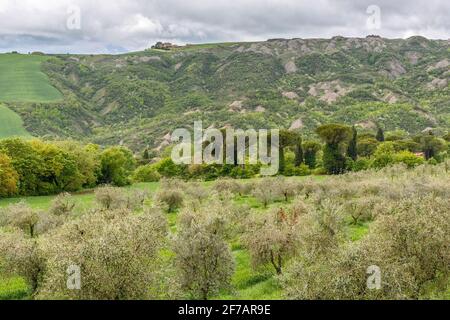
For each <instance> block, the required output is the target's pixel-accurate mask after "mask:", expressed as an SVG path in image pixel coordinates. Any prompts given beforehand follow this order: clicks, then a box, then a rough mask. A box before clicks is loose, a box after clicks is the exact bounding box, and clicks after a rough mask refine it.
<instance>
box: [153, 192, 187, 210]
mask: <svg viewBox="0 0 450 320" xmlns="http://www.w3.org/2000/svg"><path fill="white" fill-rule="evenodd" d="M155 201H156V202H158V203H160V204H164V205H165V206H166V207H167V212H169V213H170V212H174V211H175V210H176V209H178V208H180V207H181V206H182V205H183V201H184V197H183V193H182V192H181V191H180V190H178V189H162V190H160V191H158V193H157V194H156V197H155Z"/></svg>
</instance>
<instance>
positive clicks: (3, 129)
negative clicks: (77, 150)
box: [0, 104, 29, 139]
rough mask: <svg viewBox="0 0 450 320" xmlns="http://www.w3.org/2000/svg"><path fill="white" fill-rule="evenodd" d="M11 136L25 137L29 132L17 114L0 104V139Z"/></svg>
mask: <svg viewBox="0 0 450 320" xmlns="http://www.w3.org/2000/svg"><path fill="white" fill-rule="evenodd" d="M12 136H19V137H27V136H29V133H28V132H27V131H26V130H25V128H24V127H23V122H22V119H21V118H20V116H19V115H18V114H17V113H15V112H13V111H11V110H10V109H8V108H7V107H5V106H3V105H1V104H0V139H1V138H5V137H12Z"/></svg>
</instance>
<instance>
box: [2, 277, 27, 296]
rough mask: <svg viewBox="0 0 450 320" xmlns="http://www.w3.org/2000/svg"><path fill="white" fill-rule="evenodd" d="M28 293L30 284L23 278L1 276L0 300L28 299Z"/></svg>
mask: <svg viewBox="0 0 450 320" xmlns="http://www.w3.org/2000/svg"><path fill="white" fill-rule="evenodd" d="M28 294H29V290H28V286H27V284H26V283H25V280H23V279H22V278H20V277H13V278H7V279H2V278H0V300H22V299H27V298H28Z"/></svg>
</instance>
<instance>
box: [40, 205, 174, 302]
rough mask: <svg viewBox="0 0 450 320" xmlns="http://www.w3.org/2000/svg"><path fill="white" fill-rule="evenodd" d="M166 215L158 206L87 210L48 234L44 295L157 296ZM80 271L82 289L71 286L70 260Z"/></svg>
mask: <svg viewBox="0 0 450 320" xmlns="http://www.w3.org/2000/svg"><path fill="white" fill-rule="evenodd" d="M166 233H167V221H166V219H165V218H164V216H163V215H162V214H161V213H160V212H159V211H157V210H146V211H144V213H143V214H141V215H135V214H132V212H131V211H129V210H126V209H116V210H104V211H96V212H92V213H86V214H85V215H83V216H82V217H81V218H80V219H79V220H74V221H71V222H69V223H66V224H65V225H63V226H62V227H61V228H59V229H57V230H55V232H53V233H52V234H50V235H49V236H47V237H44V238H43V239H42V240H41V241H42V244H41V246H42V248H43V249H42V250H43V251H44V252H45V254H46V257H47V262H46V272H45V276H44V278H43V281H42V286H41V287H40V289H39V293H38V298H42V299H49V298H50V299H89V300H91V299H105V300H122V299H123V300H129V299H148V298H155V292H157V286H158V285H157V279H155V275H156V274H157V267H156V265H155V261H156V260H157V258H158V253H159V249H160V248H161V247H162V245H163V243H164V239H165V237H166ZM73 265H75V266H78V267H79V270H80V271H81V278H80V280H81V289H80V290H70V289H68V287H67V279H68V274H67V270H68V268H69V267H70V266H73Z"/></svg>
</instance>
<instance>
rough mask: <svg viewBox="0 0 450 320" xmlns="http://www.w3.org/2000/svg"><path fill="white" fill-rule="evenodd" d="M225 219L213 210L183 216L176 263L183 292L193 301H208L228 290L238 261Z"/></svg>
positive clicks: (175, 243) (175, 246) (180, 224)
mask: <svg viewBox="0 0 450 320" xmlns="http://www.w3.org/2000/svg"><path fill="white" fill-rule="evenodd" d="M224 225H225V223H224V219H223V218H222V217H221V216H219V215H217V214H215V213H212V212H211V211H209V210H203V211H201V212H197V213H191V212H189V211H186V212H184V213H182V215H181V217H180V223H179V231H178V233H177V235H176V236H175V238H174V240H173V250H174V252H175V255H176V256H175V264H176V267H177V269H178V271H179V277H180V282H181V287H182V289H183V290H184V291H185V292H186V293H187V294H188V295H189V296H190V297H192V298H195V299H203V300H207V299H208V298H210V297H212V296H213V295H214V294H216V293H217V292H218V291H219V290H221V289H225V288H228V287H229V285H230V282H231V276H232V275H233V272H234V260H233V256H232V254H231V250H230V247H229V245H228V244H227V242H226V241H225V239H224V238H225V231H226V228H225V226H224Z"/></svg>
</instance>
